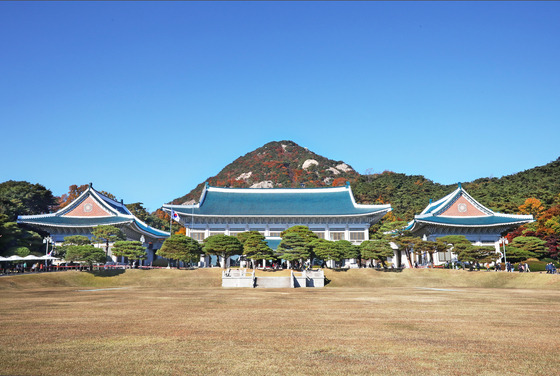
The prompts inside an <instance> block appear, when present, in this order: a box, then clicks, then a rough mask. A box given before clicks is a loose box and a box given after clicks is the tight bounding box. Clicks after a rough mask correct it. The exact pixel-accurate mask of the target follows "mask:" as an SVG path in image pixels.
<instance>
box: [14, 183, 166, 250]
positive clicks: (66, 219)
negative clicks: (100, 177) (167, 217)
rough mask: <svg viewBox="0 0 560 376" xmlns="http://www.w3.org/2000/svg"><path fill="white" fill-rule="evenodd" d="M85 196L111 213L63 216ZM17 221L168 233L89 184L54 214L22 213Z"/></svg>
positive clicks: (45, 225) (162, 235)
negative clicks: (144, 220)
mask: <svg viewBox="0 0 560 376" xmlns="http://www.w3.org/2000/svg"><path fill="white" fill-rule="evenodd" d="M87 197H91V198H93V199H94V200H95V201H97V202H98V203H99V204H100V205H102V206H105V208H107V207H110V208H111V209H113V210H114V211H113V212H112V213H113V214H112V215H109V216H105V217H74V216H65V214H66V213H68V212H70V211H71V210H72V209H73V208H74V207H76V206H77V205H79V204H80V203H81V202H83V201H84V200H85V199H86V198H87ZM18 223H25V224H28V225H30V226H32V227H37V228H41V227H42V228H48V227H53V226H54V227H81V228H91V227H95V226H99V225H126V226H127V227H128V228H130V229H131V230H132V231H134V232H137V233H145V234H146V235H148V236H152V237H154V238H160V239H161V238H166V237H168V236H169V233H167V232H165V231H161V230H158V229H155V228H152V227H150V226H148V225H146V224H145V223H143V222H141V221H140V220H139V219H138V218H136V217H135V216H134V215H132V213H130V211H129V210H128V209H127V208H126V206H124V204H122V203H119V202H117V201H114V200H112V199H110V198H108V197H107V196H105V195H103V194H102V193H100V192H98V191H96V190H94V189H93V188H92V186H91V185H90V186H89V188H88V189H87V190H86V191H84V192H83V193H82V194H81V195H80V196H79V197H78V198H77V199H76V200H74V201H73V202H72V203H71V204H70V205H68V206H67V207H66V208H63V209H61V210H59V211H58V212H56V213H54V214H46V215H23V216H19V217H18Z"/></svg>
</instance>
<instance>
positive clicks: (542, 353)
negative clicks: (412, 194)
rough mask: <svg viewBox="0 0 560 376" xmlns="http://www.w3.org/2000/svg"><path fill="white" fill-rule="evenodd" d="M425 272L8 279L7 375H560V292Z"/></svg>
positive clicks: (4, 316) (3, 358)
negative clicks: (225, 278) (303, 280)
mask: <svg viewBox="0 0 560 376" xmlns="http://www.w3.org/2000/svg"><path fill="white" fill-rule="evenodd" d="M416 272H417V271H413V273H400V274H398V273H378V274H373V273H371V272H370V273H369V274H367V273H365V274H364V275H361V274H360V273H361V271H360V273H354V272H352V271H351V272H338V273H337V272H330V273H329V274H328V278H329V279H331V283H330V284H329V286H328V287H326V288H324V289H295V290H294V289H262V290H260V289H222V288H220V287H218V286H219V285H220V281H219V276H220V274H219V270H204V271H175V270H167V271H165V270H163V271H158V272H157V273H153V274H149V273H151V271H127V272H126V273H123V274H119V275H114V276H108V277H100V276H94V275H91V274H89V273H79V272H67V273H51V274H48V275H40V276H39V275H35V276H18V277H2V278H0V294H1V295H0V296H1V300H0V375H12V374H13V375H120V376H124V375H405V374H407V375H408V374H416V375H418V374H430V375H506V374H507V375H511V374H513V375H522V374H523V375H557V374H558V372H559V371H558V367H559V364H558V360H559V358H558V354H559V351H560V331H559V329H558V312H560V291H559V289H557V288H551V289H542V288H540V289H511V288H509V289H508V288H505V289H504V288H502V289H498V288H480V287H457V286H460V285H462V284H464V283H465V282H464V278H469V274H468V273H467V272H462V273H463V274H460V275H459V274H457V275H455V274H453V273H447V271H433V272H434V273H441V272H444V273H447V275H449V276H451V277H446V274H430V273H426V274H422V272H418V273H416ZM451 272H453V271H451ZM141 273H144V274H141ZM389 274H390V275H389ZM496 274H500V273H496ZM503 275H504V276H503V278H510V277H509V276H507V275H505V273H503ZM398 277H400V278H401V282H398V279H397V278H398ZM520 277H524V276H520ZM520 277H514V278H520ZM542 277H552V278H555V280H558V279H559V278H558V276H545V275H542V276H541V277H539V276H537V275H535V276H534V277H533V279H535V280H541V279H542V281H541V282H538V283H537V282H534V281H533V282H531V281H529V282H531V283H533V284H537V285H539V283H540V284H544V285H545V286H548V287H550V286H558V285H557V284H556V282H551V283H548V284H547V283H546V282H547V281H554V280H552V279H550V278H548V279H544V278H542ZM470 278H473V281H475V282H476V283H474V285H477V284H478V283H481V282H480V281H479V279H481V278H482V279H484V278H490V276H487V277H484V276H483V275H482V274H481V273H480V274H477V275H475V274H471V277H470ZM492 278H495V277H492ZM375 279H378V283H377V285H378V286H377V287H376V286H375V283H374V280H375ZM441 279H443V280H444V282H446V283H447V285H441V284H440V285H438V286H433V285H432V283H436V282H434V280H441ZM456 279H457V280H458V282H453V281H454V280H456ZM423 280H425V281H427V283H424V284H423V283H422V282H421V281H423ZM406 281H408V282H406ZM405 282H406V283H407V284H408V285H406V286H395V287H391V286H392V285H395V284H397V285H398V284H399V283H401V284H405ZM440 282H441V281H440ZM521 282H522V283H527V281H523V280H522V281H521ZM488 283H489V282H488ZM493 283H495V282H493ZM508 283H510V284H512V282H511V281H506V282H505V283H504V284H506V285H507V284H508ZM337 285H338V286H341V287H336V286H337ZM356 285H362V287H355V286H356ZM214 286H215V287H214ZM343 286H346V287H343ZM347 286H354V287H347ZM506 287H507V286H506ZM435 288H439V290H438V289H435ZM92 290H95V291H92Z"/></svg>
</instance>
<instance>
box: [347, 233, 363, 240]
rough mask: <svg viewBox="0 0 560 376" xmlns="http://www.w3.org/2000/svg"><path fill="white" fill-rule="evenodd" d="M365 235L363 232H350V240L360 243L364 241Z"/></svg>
mask: <svg viewBox="0 0 560 376" xmlns="http://www.w3.org/2000/svg"><path fill="white" fill-rule="evenodd" d="M365 238H366V237H365V234H364V232H363V231H360V232H357V231H356V232H350V240H357V241H362V240H365Z"/></svg>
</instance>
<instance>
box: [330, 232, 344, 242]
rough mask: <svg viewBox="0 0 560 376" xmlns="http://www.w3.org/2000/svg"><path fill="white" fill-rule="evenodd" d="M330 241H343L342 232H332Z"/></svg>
mask: <svg viewBox="0 0 560 376" xmlns="http://www.w3.org/2000/svg"><path fill="white" fill-rule="evenodd" d="M331 240H344V232H332V231H331Z"/></svg>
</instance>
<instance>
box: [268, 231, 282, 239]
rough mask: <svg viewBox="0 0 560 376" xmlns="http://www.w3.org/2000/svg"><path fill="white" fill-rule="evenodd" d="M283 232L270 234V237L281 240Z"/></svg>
mask: <svg viewBox="0 0 560 376" xmlns="http://www.w3.org/2000/svg"><path fill="white" fill-rule="evenodd" d="M280 234H281V232H272V231H271V232H270V235H269V236H270V237H271V238H279V237H280Z"/></svg>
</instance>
